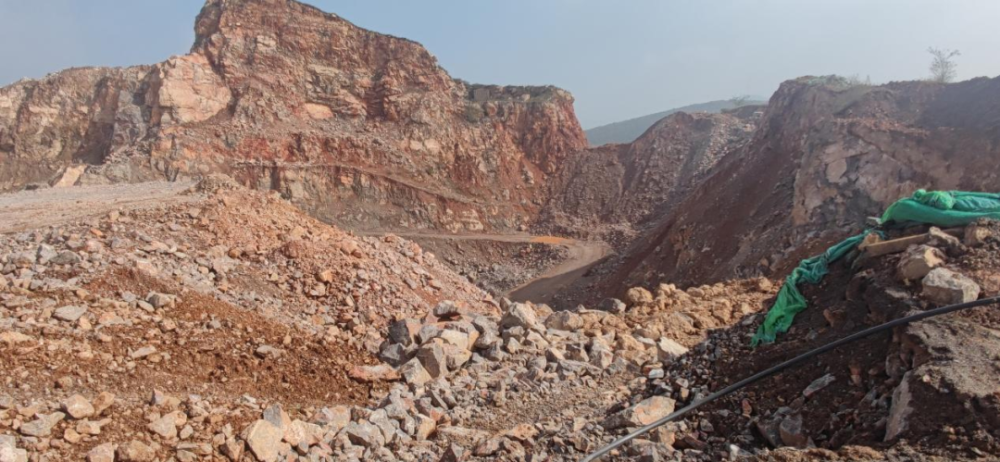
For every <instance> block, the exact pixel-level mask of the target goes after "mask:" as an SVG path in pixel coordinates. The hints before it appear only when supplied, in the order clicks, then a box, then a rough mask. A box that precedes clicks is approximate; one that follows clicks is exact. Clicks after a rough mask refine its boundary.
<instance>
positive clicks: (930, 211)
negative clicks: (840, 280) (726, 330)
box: [751, 189, 1000, 346]
mask: <svg viewBox="0 0 1000 462" xmlns="http://www.w3.org/2000/svg"><path fill="white" fill-rule="evenodd" d="M980 218H992V219H996V220H1000V194H993V193H976V192H964V191H924V190H922V189H921V190H919V191H917V192H916V193H914V194H913V197H909V198H906V199H901V200H899V201H897V202H896V203H894V204H892V205H891V206H889V208H888V209H886V211H885V214H884V215H882V225H883V226H884V227H891V226H893V225H900V224H905V223H920V224H928V225H934V226H942V227H952V226H965V225H967V224H969V223H972V222H974V221H976V220H978V219H980ZM869 232H871V231H865V232H864V233H862V234H859V235H857V236H853V237H850V238H847V239H846V240H844V241H843V242H841V243H839V244H837V245H835V246H833V247H830V248H829V249H827V251H826V252H824V253H823V254H822V255H817V256H815V257H812V258H807V259H805V260H802V262H801V263H800V264H799V266H798V267H797V268H795V270H794V271H792V274H790V275H789V276H788V279H786V280H785V285H784V286H783V287H782V288H781V291H779V292H778V297H777V299H776V300H775V302H774V305H773V306H772V307H771V309H770V310H769V311H768V312H767V317H765V318H764V324H762V325H761V326H760V329H758V330H757V335H754V337H753V340H752V341H751V343H752V345H753V346H757V345H759V344H761V343H771V342H774V340H775V338H776V337H777V336H778V334H783V333H785V332H787V331H788V329H789V328H790V327H792V321H794V320H795V315H797V314H799V313H800V312H802V310H804V309H806V299H805V296H803V295H802V292H800V291H799V287H798V286H799V285H800V284H801V283H809V284H818V283H819V282H820V281H821V280H822V279H823V276H826V274H827V273H828V272H829V265H830V264H831V263H833V262H835V261H837V260H839V259H841V258H843V257H844V256H845V255H847V254H848V253H850V251H851V250H853V249H854V248H856V247H857V246H858V244H860V243H861V241H862V240H864V238H865V236H866V235H867V234H868V233H869Z"/></svg>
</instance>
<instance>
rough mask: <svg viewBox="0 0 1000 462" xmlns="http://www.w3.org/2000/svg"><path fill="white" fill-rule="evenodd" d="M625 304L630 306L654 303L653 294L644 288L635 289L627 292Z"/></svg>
mask: <svg viewBox="0 0 1000 462" xmlns="http://www.w3.org/2000/svg"><path fill="white" fill-rule="evenodd" d="M625 302H626V303H628V305H629V306H635V305H644V304H647V303H652V302H653V294H652V293H650V292H649V291H648V290H646V289H644V288H642V287H633V288H631V289H629V290H628V292H625Z"/></svg>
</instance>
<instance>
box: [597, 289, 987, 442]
mask: <svg viewBox="0 0 1000 462" xmlns="http://www.w3.org/2000/svg"><path fill="white" fill-rule="evenodd" d="M998 302H1000V296H997V297H991V298H984V299H982V300H976V301H974V302H968V303H961V304H958V305H949V306H944V307H941V308H935V309H933V310H928V311H924V312H921V313H917V314H915V315H912V316H907V317H905V318H899V319H896V320H893V321H889V322H887V323H885V324H882V325H878V326H875V327H870V328H868V329H865V330H863V331H860V332H856V333H854V334H851V335H849V336H847V337H844V338H842V339H840V340H837V341H836V342H833V343H828V344H826V345H823V346H821V347H819V348H816V349H814V350H812V351H809V352H806V353H803V354H801V355H799V356H796V357H794V358H792V359H789V360H788V361H785V362H783V363H781V364H778V365H777V366H774V367H772V368H770V369H767V370H765V371H762V372H758V373H757V374H754V375H753V376H751V377H747V378H745V379H743V380H740V381H739V382H736V383H734V384H732V385H730V386H728V387H726V388H724V389H722V390H719V391H717V392H715V393H712V394H711V395H708V396H707V397H705V398H702V399H701V400H698V401H695V402H694V403H691V404H690V405H688V406H687V407H685V408H683V409H681V410H679V411H676V412H674V413H673V414H670V415H668V416H666V417H664V418H662V419H660V420H657V421H656V422H653V423H651V424H649V425H646V426H645V427H642V428H640V429H638V430H636V431H634V432H632V433H629V434H628V435H626V436H624V437H622V438H620V439H618V440H617V441H615V442H613V443H611V444H609V445H607V446H605V447H603V448H601V449H599V450H597V451H596V452H594V453H591V454H590V455H589V456H587V457H586V458H585V459H583V461H582V462H592V461H595V460H597V459H598V458H599V457H601V456H603V455H605V454H607V453H609V452H611V450H613V449H615V448H617V447H619V446H621V445H623V444H625V443H627V442H629V441H631V440H633V439H635V438H636V437H638V436H641V435H644V434H646V433H649V431H650V430H652V429H654V428H656V427H659V426H661V425H663V424H665V423H667V422H670V421H672V420H674V419H678V418H680V417H683V416H685V415H687V414H688V413H690V412H691V411H693V410H695V409H698V408H699V407H701V406H703V405H705V404H707V403H710V402H712V401H715V400H717V399H719V398H722V397H723V396H726V395H728V394H730V393H732V392H734V391H736V390H739V389H741V388H743V387H746V386H747V385H750V384H752V383H754V382H756V381H758V380H760V379H763V378H766V377H769V376H772V375H774V374H777V373H778V372H781V371H783V370H785V369H788V368H789V367H792V366H797V365H799V364H800V363H802V362H804V361H805V360H807V359H809V358H812V357H813V356H817V355H821V354H823V353H826V352H828V351H830V350H833V349H835V348H838V347H840V346H843V345H846V344H848V343H851V342H854V341H855V340H860V339H863V338H865V337H868V336H870V335H873V334H877V333H879V332H882V331H885V330H889V329H892V328H894V327H898V326H902V325H904V324H909V323H912V322H917V321H920V320H923V319H927V318H931V317H934V316H940V315H942V314H948V313H953V312H955V311H960V310H965V309H969V308H975V307H979V306H985V305H992V304H995V303H998Z"/></svg>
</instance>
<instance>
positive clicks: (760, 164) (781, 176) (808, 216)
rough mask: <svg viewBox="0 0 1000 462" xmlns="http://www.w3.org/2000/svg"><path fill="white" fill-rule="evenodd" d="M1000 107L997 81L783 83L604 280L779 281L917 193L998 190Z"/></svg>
mask: <svg viewBox="0 0 1000 462" xmlns="http://www.w3.org/2000/svg"><path fill="white" fill-rule="evenodd" d="M998 100H1000V78H997V79H985V78H981V79H975V80H971V81H967V82H962V83H956V84H951V85H939V84H932V83H925V82H904V83H892V84H888V85H884V86H878V87H868V86H853V87H852V86H847V85H845V84H844V82H843V81H842V80H840V79H836V78H801V79H798V80H794V81H789V82H786V83H785V84H783V85H782V86H781V88H780V89H779V90H778V92H777V93H776V94H775V95H774V97H773V98H772V99H771V103H770V105H769V106H768V108H767V110H766V113H765V115H764V117H763V120H762V121H761V125H760V127H759V128H758V129H757V131H756V132H755V134H754V136H753V139H752V140H751V141H750V142H749V143H748V145H747V146H746V147H745V148H744V149H743V150H742V152H740V153H739V154H738V155H732V156H728V157H726V159H724V161H723V162H721V163H720V165H719V166H718V167H717V168H716V171H715V173H713V174H712V175H711V177H709V178H708V179H706V180H705V181H704V182H702V183H700V184H699V185H698V187H697V188H696V189H695V190H694V191H693V192H692V193H691V194H690V195H688V196H687V198H686V199H685V201H684V202H683V203H681V204H678V205H677V206H676V207H674V208H673V209H672V210H673V211H674V212H673V213H671V214H669V215H667V216H665V217H663V218H662V220H661V223H660V225H658V226H657V228H656V229H655V230H653V231H651V232H650V233H648V234H647V235H646V236H644V237H643V238H642V239H638V240H636V243H635V245H634V246H633V247H632V248H631V249H629V250H628V251H627V252H626V255H627V258H626V260H625V261H624V262H623V263H622V264H621V265H620V266H619V267H618V269H617V275H616V276H615V277H613V278H609V280H608V281H606V282H607V283H608V284H610V285H611V286H610V287H619V289H610V290H613V291H614V290H621V289H620V287H624V286H627V285H629V284H632V285H634V283H635V282H637V281H646V282H651V281H654V280H667V281H671V282H676V283H678V284H691V283H695V282H698V283H703V282H708V281H714V280H720V279H723V278H726V277H730V276H732V275H733V274H734V272H737V273H741V274H748V273H757V272H763V273H765V274H769V273H782V272H784V271H786V270H787V269H789V268H790V267H791V266H792V265H794V264H796V263H797V260H798V259H799V258H800V257H803V256H806V255H807V254H808V253H811V252H815V251H817V250H819V249H822V248H824V247H825V245H826V244H829V243H831V242H833V241H834V240H837V239H840V238H842V237H844V236H845V235H847V234H849V233H854V232H857V230H858V229H859V227H860V226H861V224H862V223H863V221H864V219H865V217H867V216H871V215H879V214H880V213H881V211H882V210H883V209H884V208H885V207H886V206H887V205H888V204H890V203H891V202H893V201H895V200H896V199H898V198H900V197H904V196H908V195H910V194H912V193H913V191H914V190H916V189H919V188H926V189H945V190H947V189H968V190H988V191H996V190H1000V178H998V176H997V173H996V172H995V169H994V168H993V167H992V166H993V165H995V164H996V162H997V160H998V159H1000V144H998V141H1000V138H998V136H1000V135H998V133H1000V131H998V128H1000V104H997V101H998ZM625 281H627V282H625Z"/></svg>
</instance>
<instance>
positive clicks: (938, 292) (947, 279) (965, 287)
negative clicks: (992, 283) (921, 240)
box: [922, 268, 981, 306]
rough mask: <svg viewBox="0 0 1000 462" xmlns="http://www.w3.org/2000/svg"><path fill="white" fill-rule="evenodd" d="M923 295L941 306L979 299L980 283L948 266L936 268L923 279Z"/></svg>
mask: <svg viewBox="0 0 1000 462" xmlns="http://www.w3.org/2000/svg"><path fill="white" fill-rule="evenodd" d="M922 284H923V292H922V294H923V296H924V297H925V298H926V299H927V300H928V301H930V302H932V303H935V304H937V305H939V306H945V305H953V304H956V303H967V302H971V301H975V300H977V299H979V293H980V291H981V289H980V287H979V284H976V282H975V281H973V280H972V279H969V278H968V277H966V276H964V275H962V274H959V273H956V272H954V271H951V270H949V269H947V268H936V269H934V270H932V271H931V272H929V273H927V276H925V277H924V279H923V281H922Z"/></svg>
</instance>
